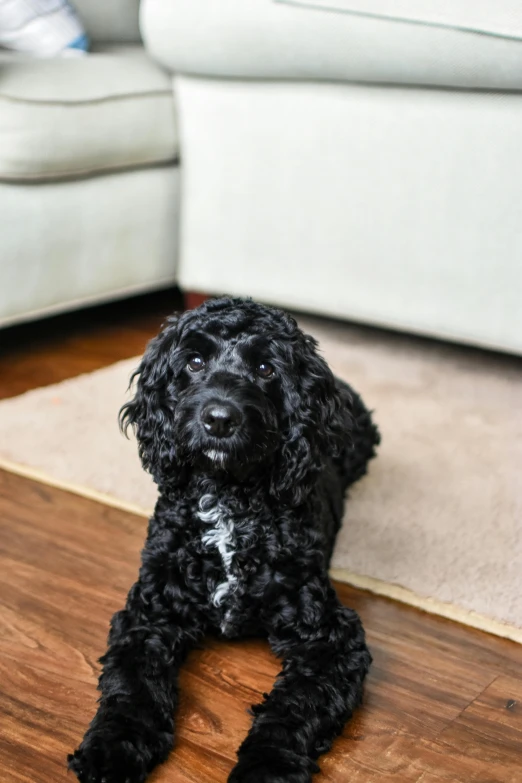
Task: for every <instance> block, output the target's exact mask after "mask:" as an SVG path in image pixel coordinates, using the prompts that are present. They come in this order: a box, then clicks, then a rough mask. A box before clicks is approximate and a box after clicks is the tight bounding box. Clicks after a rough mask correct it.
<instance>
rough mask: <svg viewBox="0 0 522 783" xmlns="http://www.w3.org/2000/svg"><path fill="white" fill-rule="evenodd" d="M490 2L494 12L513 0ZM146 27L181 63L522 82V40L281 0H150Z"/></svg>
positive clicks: (202, 67)
mask: <svg viewBox="0 0 522 783" xmlns="http://www.w3.org/2000/svg"><path fill="white" fill-rule="evenodd" d="M448 2H449V0H448ZM514 3H515V0H512V5H513V4H514ZM458 5H459V6H460V5H462V3H461V2H459V3H458ZM480 5H481V6H482V7H483V6H484V3H481V4H480ZM489 5H490V9H491V16H492V17H493V16H494V14H495V10H494V9H496V8H497V5H499V7H500V8H503V7H506V8H507V7H508V2H507V0H506V4H505V6H504V5H503V4H502V3H499V4H497V3H490V4H489ZM446 6H447V4H446ZM412 8H413V4H412ZM470 8H471V4H470ZM517 29H518V31H519V32H520V25H519V27H518V28H516V27H515V26H514V27H513V30H514V33H515V34H518V33H517ZM141 30H142V34H143V37H144V41H145V44H146V46H147V48H148V50H149V51H150V53H151V54H152V56H153V57H154V58H155V59H157V60H158V61H159V62H161V63H163V64H164V65H165V66H166V67H167V68H169V69H170V70H171V71H173V72H175V73H182V74H197V75H201V76H205V75H206V76H209V77H214V78H215V77H233V78H246V79H302V80H314V81H317V80H320V81H321V80H322V81H332V80H335V81H357V82H372V83H380V84H408V85H409V84H415V85H431V86H440V87H457V88H465V89H490V90H504V89H505V90H520V89H521V88H522V42H521V41H520V40H516V39H509V38H500V37H495V36H492V35H483V34H477V33H472V32H467V31H464V30H459V29H455V28H448V27H440V26H439V27H437V26H429V25H424V24H411V22H404V21H395V20H390V19H385V18H377V17H372V16H364V15H360V14H347V13H326V12H324V11H314V10H311V9H309V8H300V7H296V6H292V5H287V4H283V3H278V2H274V1H273V0H221V1H220V2H219V3H216V2H215V1H214V0H199V2H197V3H196V2H194V0H143V3H142V6H141Z"/></svg>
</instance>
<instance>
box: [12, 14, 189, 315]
mask: <svg viewBox="0 0 522 783" xmlns="http://www.w3.org/2000/svg"><path fill="white" fill-rule="evenodd" d="M75 5H76V7H77V9H78V11H79V13H80V15H81V17H82V19H83V21H84V23H85V25H86V28H87V31H88V33H89V36H90V38H91V40H92V42H93V50H94V51H93V53H92V54H89V55H87V56H86V57H79V58H77V59H76V58H75V59H72V58H66V59H62V58H56V59H51V60H35V59H29V58H27V57H21V56H16V55H13V54H11V53H8V52H3V53H2V54H0V326H2V325H8V324H12V323H16V322H17V321H22V320H27V319H30V318H34V317H36V316H39V315H44V314H49V313H53V312H57V311H59V310H63V309H68V308H71V307H73V306H77V305H80V304H87V303H90V302H100V301H103V300H105V299H111V298H116V297H121V296H125V295H127V294H129V293H136V292H140V291H146V290H151V289H154V288H159V287H162V286H166V285H170V284H172V283H174V282H175V281H176V279H177V254H178V212H179V168H178V165H177V164H178V155H179V147H178V133H177V123H176V115H175V106H174V100H173V95H172V89H171V80H170V77H169V76H168V75H167V74H166V73H164V72H163V70H162V69H161V68H160V67H158V66H157V65H156V64H155V63H153V62H152V61H151V59H150V58H149V57H148V56H147V54H146V52H145V50H144V48H143V46H142V44H141V40H140V33H139V26H138V6H139V3H138V0H76V2H75Z"/></svg>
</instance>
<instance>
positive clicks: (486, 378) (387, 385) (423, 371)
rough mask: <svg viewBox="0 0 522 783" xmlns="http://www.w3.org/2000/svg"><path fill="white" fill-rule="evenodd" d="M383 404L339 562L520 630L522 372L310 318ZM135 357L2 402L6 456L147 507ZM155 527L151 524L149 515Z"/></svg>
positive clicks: (505, 360) (343, 368) (358, 382)
mask: <svg viewBox="0 0 522 783" xmlns="http://www.w3.org/2000/svg"><path fill="white" fill-rule="evenodd" d="M301 324H302V326H303V327H304V328H305V329H306V330H307V331H310V332H312V333H313V334H315V335H316V336H317V337H318V338H319V340H320V346H321V348H322V350H323V352H324V355H325V357H326V359H327V360H328V361H329V363H330V365H331V367H332V369H333V370H334V372H336V373H337V374H338V375H339V376H341V377H343V378H345V379H347V380H348V381H349V382H350V383H351V384H352V385H353V386H354V387H355V388H356V389H357V391H359V392H360V393H361V394H362V396H363V398H364V399H365V401H366V402H367V403H368V405H369V406H370V407H371V408H372V409H373V410H374V418H375V421H376V422H377V423H378V425H379V428H380V430H381V432H382V444H381V446H380V447H379V454H378V457H377V459H375V460H373V461H372V463H371V465H370V469H369V475H368V476H367V477H365V478H364V479H363V480H362V481H361V482H359V483H358V484H357V485H356V486H354V488H353V490H352V492H351V497H350V502H349V503H348V504H347V517H346V519H345V524H344V527H343V529H342V530H341V532H340V534H339V538H338V542H337V546H336V550H335V554H334V560H333V564H332V565H333V567H334V568H337V569H348V570H349V571H351V572H355V573H356V574H364V575H366V576H370V577H375V578H377V579H379V580H384V581H387V582H390V583H394V584H399V585H402V586H404V587H407V588H409V589H410V590H413V591H414V592H415V593H416V594H418V595H420V596H430V597H432V598H437V599H439V600H442V601H447V602H450V603H452V604H455V605H457V606H459V607H462V608H464V609H467V610H475V611H477V612H480V613H482V614H484V615H487V616H489V617H492V618H495V619H497V620H502V621H507V622H510V623H512V624H514V625H516V626H517V627H519V628H522V490H521V488H520V482H519V466H520V464H521V461H522V370H521V367H520V362H519V361H517V360H514V359H512V358H509V357H502V356H498V355H496V356H495V355H491V354H483V353H481V352H477V351H472V350H469V349H461V348H454V347H451V346H442V345H438V344H434V343H429V342H424V341H419V340H416V339H414V338H408V337H399V336H394V335H386V334H379V333H376V332H374V331H371V330H365V329H360V328H355V327H348V326H345V325H341V324H325V323H324V322H320V321H315V320H311V319H303V320H302V322H301ZM137 361H138V359H137V358H136V359H131V360H129V361H126V362H122V363H119V364H117V365H114V366H112V367H109V368H107V369H104V370H100V371H98V372H96V373H92V374H89V375H86V376H82V377H80V378H76V379H72V380H69V381H66V382H65V383H62V384H58V385H55V386H50V387H47V388H44V389H37V390H35V391H32V392H29V393H27V394H25V395H22V396H20V397H17V398H13V399H11V400H5V401H3V402H1V403H0V461H1V460H9V461H11V462H14V463H18V464H23V465H25V466H29V467H32V468H34V469H36V470H39V471H42V472H43V473H45V474H47V475H48V476H50V477H52V479H54V480H58V481H60V480H61V481H62V482H66V483H69V484H73V485H80V486H86V487H88V488H90V489H94V490H97V491H98V492H102V493H106V494H108V495H112V496H116V497H117V498H118V499H120V500H122V501H126V502H127V503H131V504H135V505H137V506H139V507H141V508H143V509H144V510H145V509H151V508H152V506H153V505H154V501H155V497H156V491H155V487H154V485H153V484H152V481H151V479H150V478H149V476H148V475H147V474H145V473H144V472H143V471H142V469H141V466H140V464H139V460H138V457H137V453H136V444H135V443H134V442H133V441H127V440H126V439H125V438H124V437H123V436H122V435H120V433H119V431H118V426H117V422H116V418H117V412H118V409H119V407H120V406H121V404H122V402H123V401H124V399H125V398H126V388H127V385H128V382H129V376H130V373H131V371H132V369H133V368H134V367H135V366H136V365H137ZM143 529H144V534H145V521H144V527H143Z"/></svg>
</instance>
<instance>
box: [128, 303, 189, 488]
mask: <svg viewBox="0 0 522 783" xmlns="http://www.w3.org/2000/svg"><path fill="white" fill-rule="evenodd" d="M178 327H179V318H178V317H177V316H171V317H170V318H169V319H168V321H167V324H166V326H165V328H164V329H163V330H162V331H161V332H160V334H159V335H158V336H157V337H155V338H154V339H153V340H151V341H150V342H149V344H148V346H147V349H146V351H145V354H144V355H143V358H142V360H141V362H140V365H139V367H138V369H137V370H135V372H134V373H133V374H132V377H131V385H132V383H133V382H134V381H136V391H135V394H134V397H133V399H132V400H130V402H127V403H126V404H125V405H123V406H122V408H121V410H120V413H119V422H120V428H121V430H122V432H124V433H125V434H127V430H128V428H129V427H130V426H132V428H133V429H134V432H135V434H136V438H137V441H138V449H139V455H140V459H141V462H142V464H143V467H144V468H145V470H148V471H149V473H151V474H152V476H153V478H154V480H155V482H156V483H157V484H162V483H165V480H166V479H167V478H168V479H169V480H171V481H173V480H175V478H176V473H177V469H176V454H175V448H174V438H173V432H174V410H175V407H176V402H177V397H176V388H175V383H174V371H173V365H172V358H173V352H174V350H175V347H176V345H177V342H178V339H179V328H178Z"/></svg>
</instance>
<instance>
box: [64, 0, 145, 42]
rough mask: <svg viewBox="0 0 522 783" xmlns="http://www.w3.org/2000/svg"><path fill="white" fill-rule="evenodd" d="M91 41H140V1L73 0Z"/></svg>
mask: <svg viewBox="0 0 522 783" xmlns="http://www.w3.org/2000/svg"><path fill="white" fill-rule="evenodd" d="M73 5H74V7H75V8H76V10H77V11H78V15H79V16H80V19H81V20H82V22H83V24H84V27H85V29H86V31H87V35H88V36H89V39H90V40H91V41H94V42H96V41H103V42H109V41H110V42H114V43H133V42H135V41H139V40H140V29H139V5H140V3H139V0H73Z"/></svg>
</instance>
